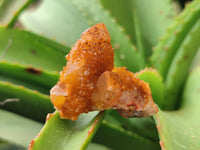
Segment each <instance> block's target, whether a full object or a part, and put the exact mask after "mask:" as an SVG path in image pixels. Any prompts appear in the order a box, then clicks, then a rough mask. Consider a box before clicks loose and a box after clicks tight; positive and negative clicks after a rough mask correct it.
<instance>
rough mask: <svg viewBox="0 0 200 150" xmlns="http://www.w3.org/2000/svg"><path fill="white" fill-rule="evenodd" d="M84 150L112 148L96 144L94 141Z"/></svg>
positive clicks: (107, 149)
mask: <svg viewBox="0 0 200 150" xmlns="http://www.w3.org/2000/svg"><path fill="white" fill-rule="evenodd" d="M86 150H112V149H110V148H108V147H106V146H104V145H100V144H96V143H90V144H89V145H88V147H87V148H86Z"/></svg>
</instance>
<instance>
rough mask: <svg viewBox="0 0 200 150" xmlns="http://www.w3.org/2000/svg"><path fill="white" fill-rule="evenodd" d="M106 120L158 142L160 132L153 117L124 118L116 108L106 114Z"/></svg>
mask: <svg viewBox="0 0 200 150" xmlns="http://www.w3.org/2000/svg"><path fill="white" fill-rule="evenodd" d="M104 120H105V121H107V122H108V123H110V124H114V125H116V126H117V127H119V128H121V129H124V131H125V132H126V131H127V132H132V133H133V134H136V135H138V136H140V137H143V138H144V139H148V140H149V141H152V142H158V133H157V129H156V125H155V122H154V120H153V119H152V118H151V117H146V118H124V117H122V116H120V115H119V113H118V112H117V111H116V110H111V111H109V113H108V114H106V116H105V119H104Z"/></svg>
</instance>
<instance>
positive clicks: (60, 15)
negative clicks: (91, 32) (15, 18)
mask: <svg viewBox="0 0 200 150" xmlns="http://www.w3.org/2000/svg"><path fill="white" fill-rule="evenodd" d="M52 18H53V21H52ZM20 22H21V23H22V24H23V26H24V27H25V28H26V29H28V30H30V31H32V32H34V33H37V34H42V35H43V36H45V37H47V38H49V39H53V40H56V41H58V42H60V43H63V44H65V45H67V46H68V47H71V46H72V45H73V44H74V43H75V42H76V40H77V39H79V38H80V35H81V33H82V32H83V31H84V30H85V29H87V28H88V27H89V26H88V24H87V21H86V20H85V18H84V17H83V16H82V15H81V14H80V12H79V11H78V10H77V9H76V8H75V7H74V5H73V4H72V2H71V1H70V0H59V1H54V0H43V1H42V2H41V4H40V5H39V6H38V7H37V8H36V9H35V10H27V11H26V12H24V13H23V14H22V15H21V17H20ZM47 24H48V27H47V26H46V25H47Z"/></svg>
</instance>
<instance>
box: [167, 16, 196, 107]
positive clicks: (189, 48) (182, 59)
mask: <svg viewBox="0 0 200 150" xmlns="http://www.w3.org/2000/svg"><path fill="white" fill-rule="evenodd" d="M199 15H200V12H199ZM198 39H200V19H199V20H198V22H196V24H195V25H194V27H192V29H190V31H189V33H188V34H187V36H186V37H185V39H184V41H183V42H182V44H181V46H180V47H179V49H178V51H177V53H176V55H175V56H174V58H173V60H172V62H171V65H170V67H169V70H168V73H167V76H166V81H165V101H164V105H163V106H164V108H163V109H175V108H177V106H178V105H179V101H178V100H179V95H180V91H181V90H182V87H183V85H184V82H185V80H186V77H187V75H188V72H189V69H190V66H191V63H192V61H193V58H194V56H195V54H196V53H197V51H198V49H199V48H200V42H199V40H198Z"/></svg>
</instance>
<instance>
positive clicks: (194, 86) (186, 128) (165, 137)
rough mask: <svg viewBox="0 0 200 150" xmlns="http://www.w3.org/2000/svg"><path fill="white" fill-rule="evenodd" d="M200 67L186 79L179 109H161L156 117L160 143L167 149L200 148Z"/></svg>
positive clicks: (194, 149)
mask: <svg viewBox="0 0 200 150" xmlns="http://www.w3.org/2000/svg"><path fill="white" fill-rule="evenodd" d="M199 78H200V68H197V69H195V70H194V71H193V72H192V73H191V74H190V75H189V78H188V79H187V81H186V85H185V88H184V92H183V96H182V100H183V103H182V105H181V107H180V109H179V110H177V111H170V112H168V111H161V110H160V111H159V113H158V114H157V115H156V117H155V119H156V121H157V128H158V131H159V134H160V140H161V141H160V144H161V147H162V149H165V150H171V149H175V150H183V149H187V150H197V149H200V130H199V126H200V119H199V105H200V101H199V99H200V80H199Z"/></svg>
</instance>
